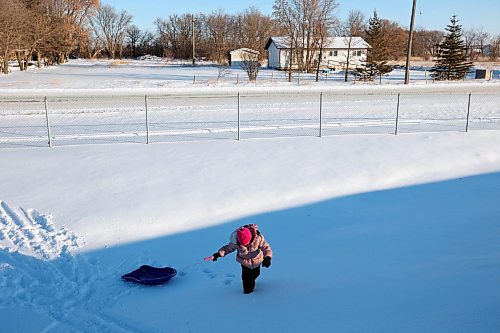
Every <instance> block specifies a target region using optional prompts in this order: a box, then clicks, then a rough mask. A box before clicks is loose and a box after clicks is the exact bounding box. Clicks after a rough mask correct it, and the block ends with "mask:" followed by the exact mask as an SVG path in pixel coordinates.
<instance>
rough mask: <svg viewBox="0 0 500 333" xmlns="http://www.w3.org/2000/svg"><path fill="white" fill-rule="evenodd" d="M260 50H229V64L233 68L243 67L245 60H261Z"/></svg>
mask: <svg viewBox="0 0 500 333" xmlns="http://www.w3.org/2000/svg"><path fill="white" fill-rule="evenodd" d="M259 54H260V52H259V51H255V50H252V49H248V48H241V49H237V50H234V51H230V52H229V65H230V66H231V67H233V68H241V67H242V63H243V62H244V61H259Z"/></svg>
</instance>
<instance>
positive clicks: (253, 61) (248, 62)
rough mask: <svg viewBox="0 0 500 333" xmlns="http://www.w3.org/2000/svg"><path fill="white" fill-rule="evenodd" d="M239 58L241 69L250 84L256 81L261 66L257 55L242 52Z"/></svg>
mask: <svg viewBox="0 0 500 333" xmlns="http://www.w3.org/2000/svg"><path fill="white" fill-rule="evenodd" d="M241 58H242V62H241V67H242V68H243V69H244V70H245V72H246V73H247V75H248V80H249V81H250V82H255V81H256V80H257V75H258V74H259V68H260V65H261V63H260V61H259V54H258V53H253V52H242V53H241Z"/></svg>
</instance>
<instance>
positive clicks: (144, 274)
mask: <svg viewBox="0 0 500 333" xmlns="http://www.w3.org/2000/svg"><path fill="white" fill-rule="evenodd" d="M176 274H177V271H176V270H175V268H172V267H163V268H161V267H153V266H149V265H142V266H141V267H139V268H138V269H136V270H135V271H132V272H130V273H128V274H125V275H122V279H124V280H127V281H132V282H136V283H141V284H145V285H148V286H154V285H157V284H162V283H165V282H168V281H169V280H170V279H171V278H173V277H174V276H175V275H176Z"/></svg>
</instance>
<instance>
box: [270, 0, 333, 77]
mask: <svg viewBox="0 0 500 333" xmlns="http://www.w3.org/2000/svg"><path fill="white" fill-rule="evenodd" d="M335 8H337V3H336V1H335V0H276V1H275V3H274V6H273V16H274V17H275V19H276V21H277V22H278V23H279V24H280V25H281V27H282V28H283V30H284V31H286V35H287V44H288V45H289V48H290V51H289V60H288V62H289V76H288V77H289V80H291V71H292V68H293V62H294V60H295V62H296V65H297V69H298V70H299V71H311V70H312V69H313V68H314V69H316V70H317V63H316V66H314V65H315V62H316V61H317V62H318V63H319V61H320V60H321V59H318V54H317V52H316V50H317V49H318V48H321V49H322V46H323V43H324V42H325V39H326V37H327V36H328V33H329V30H330V28H331V25H332V23H333V18H334V17H333V12H334V10H335ZM320 43H321V44H320ZM320 53H321V52H320Z"/></svg>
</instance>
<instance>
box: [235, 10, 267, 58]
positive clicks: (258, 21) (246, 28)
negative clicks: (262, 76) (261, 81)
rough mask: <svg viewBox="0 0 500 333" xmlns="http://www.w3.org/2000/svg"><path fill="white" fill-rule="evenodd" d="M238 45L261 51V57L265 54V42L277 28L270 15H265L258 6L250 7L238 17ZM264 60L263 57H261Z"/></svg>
mask: <svg viewBox="0 0 500 333" xmlns="http://www.w3.org/2000/svg"><path fill="white" fill-rule="evenodd" d="M236 22H237V27H236V32H237V34H238V44H239V45H238V47H246V48H250V49H252V50H256V51H258V52H259V57H263V56H264V54H265V52H264V51H265V50H264V47H265V44H266V42H267V39H268V38H269V36H272V35H273V33H274V31H275V28H274V22H273V21H272V19H271V18H270V17H269V16H266V15H263V14H262V13H261V12H260V11H259V10H258V9H257V8H255V7H250V8H248V9H247V10H245V11H244V12H243V14H240V15H238V17H237V18H236ZM259 60H262V59H259Z"/></svg>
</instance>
